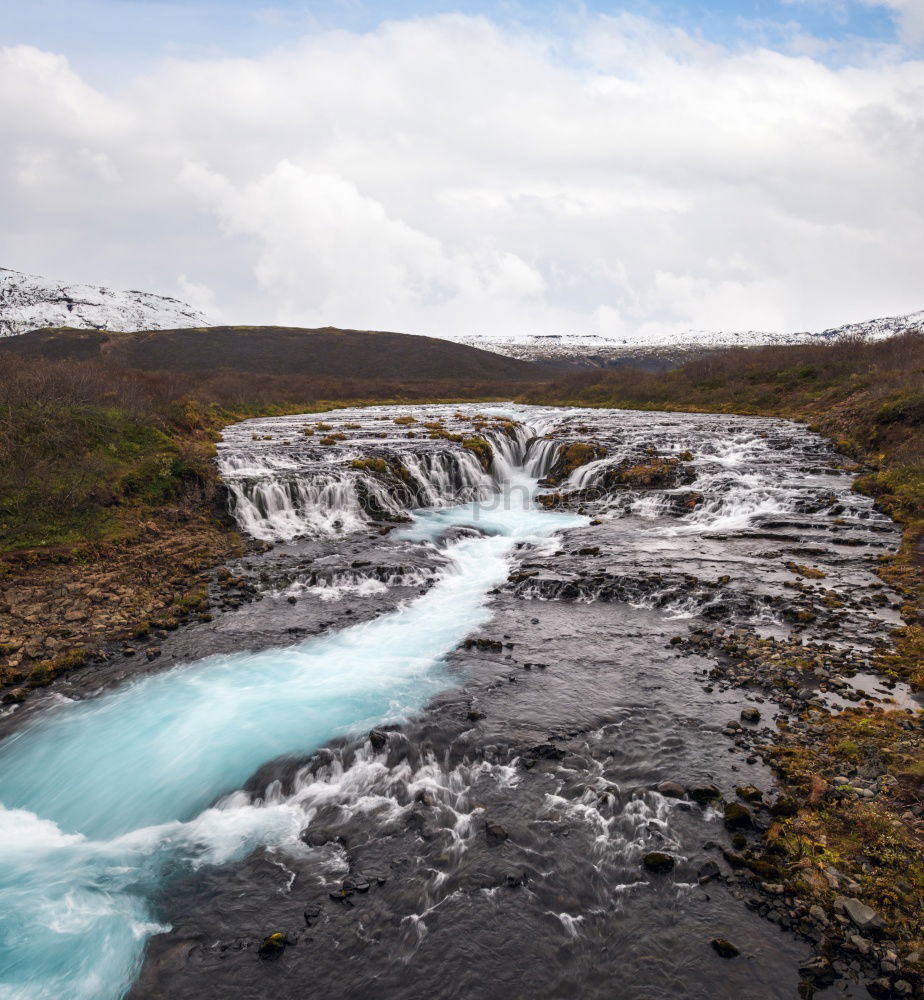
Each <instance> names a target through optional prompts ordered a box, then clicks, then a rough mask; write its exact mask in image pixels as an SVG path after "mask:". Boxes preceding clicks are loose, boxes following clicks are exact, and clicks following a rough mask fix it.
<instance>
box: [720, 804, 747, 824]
mask: <svg viewBox="0 0 924 1000" xmlns="http://www.w3.org/2000/svg"><path fill="white" fill-rule="evenodd" d="M751 825H752V822H751V810H750V809H748V808H747V807H746V806H743V805H741V803H740V802H729V803H728V805H727V806H726V807H725V826H726V827H728V829H729V830H746V829H747V828H748V827H750V826H751Z"/></svg>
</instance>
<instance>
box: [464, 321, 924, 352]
mask: <svg viewBox="0 0 924 1000" xmlns="http://www.w3.org/2000/svg"><path fill="white" fill-rule="evenodd" d="M913 328H922V329H924V310H921V311H920V312H914V313H906V314H904V315H901V316H883V317H878V318H876V319H870V320H864V321H863V322H860V323H848V324H845V325H844V326H838V327H831V328H829V329H827V330H821V331H818V332H816V333H812V332H808V331H801V332H798V333H771V332H766V331H760V330H739V331H714V330H688V331H686V332H684V333H680V334H663V335H655V336H652V335H650V334H637V333H636V334H626V335H622V336H618V337H606V336H603V335H602V334H580V333H563V334H528V335H525V336H520V337H509V338H507V337H496V336H467V337H458V338H452V339H454V340H458V341H459V343H463V344H468V345H469V346H471V347H481V348H483V349H485V350H489V351H495V352H497V353H498V354H506V355H507V356H509V357H513V358H520V359H522V360H527V361H529V360H537V359H540V358H561V359H566V358H574V359H579V358H588V357H594V356H598V357H605V358H619V357H621V356H627V355H634V354H639V353H645V354H651V355H658V354H662V353H663V354H667V353H671V354H676V353H688V352H693V351H704V350H711V349H713V348H721V347H758V346H767V345H786V344H811V343H818V342H819V341H825V340H834V339H836V338H838V337H847V336H854V337H869V338H871V339H873V340H882V339H884V338H885V337H891V336H894V335H895V334H897V333H901V332H902V331H904V330H908V329H913Z"/></svg>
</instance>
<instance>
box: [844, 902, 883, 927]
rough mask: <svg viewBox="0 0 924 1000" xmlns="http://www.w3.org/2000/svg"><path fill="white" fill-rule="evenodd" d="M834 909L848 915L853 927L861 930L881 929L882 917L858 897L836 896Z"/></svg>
mask: <svg viewBox="0 0 924 1000" xmlns="http://www.w3.org/2000/svg"><path fill="white" fill-rule="evenodd" d="M834 909H835V910H836V911H837V912H838V913H843V914H845V915H846V916H847V917H849V918H850V921H851V923H853V925H854V927H857V928H858V929H859V930H861V931H876V930H881V929H882V926H883V922H882V917H880V916H879V914H878V913H877V912H876V911H875V910H874V909H872V908H871V907H869V906H867V905H866V903H862V902H861V901H860V900H859V899H853V898H851V897H850V896H838V897H837V899H835V900H834Z"/></svg>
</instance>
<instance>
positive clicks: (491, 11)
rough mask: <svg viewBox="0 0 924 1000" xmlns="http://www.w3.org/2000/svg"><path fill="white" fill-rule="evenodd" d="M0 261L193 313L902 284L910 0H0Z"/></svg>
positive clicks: (607, 304) (909, 213)
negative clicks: (157, 296)
mask: <svg viewBox="0 0 924 1000" xmlns="http://www.w3.org/2000/svg"><path fill="white" fill-rule="evenodd" d="M0 15H2V16H0V135H2V137H3V149H4V155H3V156H2V157H0V219H2V224H0V266H3V267H10V268H14V269H17V270H21V271H26V272H29V273H35V274H43V275H47V276H49V277H53V278H58V279H62V280H65V281H72V282H88V283H91V284H103V285H109V286H111V287H116V288H139V289H143V290H146V291H153V292H159V293H161V294H165V295H172V296H175V297H178V298H181V299H184V300H185V301H187V302H190V303H191V304H192V305H194V306H196V307H198V308H200V309H202V310H204V311H205V312H206V313H207V314H208V315H209V316H210V317H211V318H212V319H214V320H215V321H216V322H229V323H285V324H294V325H301V326H321V325H335V326H341V327H358V328H363V329H391V330H402V331H406V332H410V333H425V334H432V335H449V336H477V335H491V336H500V337H505V336H506V337H517V336H521V335H525V334H549V333H571V334H575V333H577V334H598V335H601V336H607V337H615V338H619V337H620V336H625V335H627V334H632V335H633V336H639V335H641V336H646V335H652V336H658V337H662V336H664V335H665V334H670V335H677V336H680V335H681V334H682V333H683V332H684V331H685V330H690V329H697V330H703V329H706V330H709V329H714V330H773V331H795V330H820V329H825V328H827V327H831V326H835V325H839V324H841V323H846V322H851V321H857V320H862V319H867V318H871V317H874V316H883V315H895V314H900V313H905V312H911V311H916V310H920V309H922V308H924V0H890V2H877V0H737V2H736V0H706V2H704V3H698V4H692V3H684V2H682V0H664V2H655V0H633V2H629V3H625V4H616V3H609V2H605V0H588V2H585V3H581V4H578V3H568V2H553V0H535V2H532V3H517V2H512V0H511V2H506V0H493V2H491V0H480V2H468V3H459V4H455V5H452V4H446V3H441V2H438V0H386V2H381V3H366V2H362V0H332V2H326V3H322V2H317V0H314V2H311V0H301V2H296V0H279V2H276V3H264V4H258V3H253V2H249V0H221V2H188V3H183V2H177V0H173V2H161V0H147V2H140V0H30V3H28V4H24V3H20V2H18V0H17V2H13V0H0Z"/></svg>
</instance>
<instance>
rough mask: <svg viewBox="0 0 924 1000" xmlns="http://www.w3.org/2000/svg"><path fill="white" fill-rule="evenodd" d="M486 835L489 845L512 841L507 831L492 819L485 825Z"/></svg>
mask: <svg viewBox="0 0 924 1000" xmlns="http://www.w3.org/2000/svg"><path fill="white" fill-rule="evenodd" d="M484 835H485V839H486V840H487V842H488V843H489V844H503V842H504V841H505V840H509V839H510V834H509V833H508V832H507V830H506V829H505V828H504V827H502V826H501V825H500V823H495V822H494V821H493V820H490V819H489V820H487V821H486V822H485V824H484Z"/></svg>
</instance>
